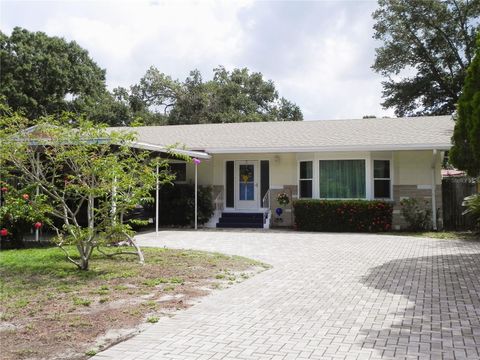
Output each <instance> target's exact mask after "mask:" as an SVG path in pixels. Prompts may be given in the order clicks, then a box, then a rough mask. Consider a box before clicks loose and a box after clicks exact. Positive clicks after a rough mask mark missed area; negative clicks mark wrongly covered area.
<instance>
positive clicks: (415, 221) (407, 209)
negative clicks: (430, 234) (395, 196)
mask: <svg viewBox="0 0 480 360" xmlns="http://www.w3.org/2000/svg"><path fill="white" fill-rule="evenodd" d="M400 206H401V213H402V216H403V218H404V219H405V221H406V222H407V224H408V230H411V231H421V230H428V229H430V228H431V227H432V220H431V217H432V210H431V209H430V208H429V206H428V202H427V201H425V203H424V204H423V205H420V204H419V202H418V200H417V199H414V198H409V199H403V200H402V201H400Z"/></svg>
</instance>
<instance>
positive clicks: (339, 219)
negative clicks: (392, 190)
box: [293, 200, 393, 232]
mask: <svg viewBox="0 0 480 360" xmlns="http://www.w3.org/2000/svg"><path fill="white" fill-rule="evenodd" d="M293 207H294V210H295V225H296V229H297V230H304V231H336V232H340V231H344V232H381V231H388V230H390V229H391V228H392V210H393V206H392V205H391V204H389V203H386V202H385V201H369V200H297V201H295V202H294V203H293Z"/></svg>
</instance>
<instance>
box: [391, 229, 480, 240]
mask: <svg viewBox="0 0 480 360" xmlns="http://www.w3.org/2000/svg"><path fill="white" fill-rule="evenodd" d="M386 234H388V235H399V236H415V237H428V238H434V239H442V240H470V241H480V235H479V234H478V233H474V232H472V231H421V232H407V231H392V232H389V233H386Z"/></svg>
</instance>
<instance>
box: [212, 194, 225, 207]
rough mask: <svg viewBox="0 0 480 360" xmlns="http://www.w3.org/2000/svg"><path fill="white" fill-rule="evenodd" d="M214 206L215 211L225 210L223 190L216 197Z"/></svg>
mask: <svg viewBox="0 0 480 360" xmlns="http://www.w3.org/2000/svg"><path fill="white" fill-rule="evenodd" d="M213 204H214V206H215V211H222V210H223V190H221V191H220V192H219V193H218V194H217V196H216V197H215V200H214V201H213Z"/></svg>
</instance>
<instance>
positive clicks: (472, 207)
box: [462, 194, 480, 230]
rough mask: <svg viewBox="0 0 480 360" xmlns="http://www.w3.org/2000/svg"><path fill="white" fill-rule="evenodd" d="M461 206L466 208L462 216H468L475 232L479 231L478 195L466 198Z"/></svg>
mask: <svg viewBox="0 0 480 360" xmlns="http://www.w3.org/2000/svg"><path fill="white" fill-rule="evenodd" d="M462 205H463V206H465V207H466V208H467V209H466V210H465V211H464V212H463V215H467V214H468V215H470V216H471V217H472V218H473V223H474V224H475V226H476V228H477V230H480V194H476V195H470V196H467V197H466V198H465V199H464V200H463V203H462Z"/></svg>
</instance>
